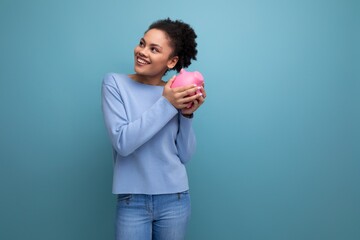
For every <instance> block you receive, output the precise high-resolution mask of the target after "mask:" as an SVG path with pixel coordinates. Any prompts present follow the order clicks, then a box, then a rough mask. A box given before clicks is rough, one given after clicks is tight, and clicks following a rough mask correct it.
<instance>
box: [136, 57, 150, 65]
mask: <svg viewBox="0 0 360 240" xmlns="http://www.w3.org/2000/svg"><path fill="white" fill-rule="evenodd" d="M137 62H138V63H140V64H148V62H147V61H145V60H144V59H141V58H137Z"/></svg>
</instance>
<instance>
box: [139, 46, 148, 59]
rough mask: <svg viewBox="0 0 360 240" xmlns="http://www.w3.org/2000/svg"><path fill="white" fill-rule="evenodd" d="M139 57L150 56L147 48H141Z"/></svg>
mask: <svg viewBox="0 0 360 240" xmlns="http://www.w3.org/2000/svg"><path fill="white" fill-rule="evenodd" d="M139 55H140V56H141V57H147V56H148V52H147V49H146V48H140V50H139Z"/></svg>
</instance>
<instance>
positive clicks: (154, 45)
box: [140, 38, 162, 49]
mask: <svg viewBox="0 0 360 240" xmlns="http://www.w3.org/2000/svg"><path fill="white" fill-rule="evenodd" d="M140 40H141V41H144V43H146V41H145V39H144V38H141V39H140ZM150 46H153V47H158V48H161V49H162V47H161V46H160V45H159V44H155V43H150Z"/></svg>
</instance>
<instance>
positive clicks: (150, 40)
mask: <svg viewBox="0 0 360 240" xmlns="http://www.w3.org/2000/svg"><path fill="white" fill-rule="evenodd" d="M144 39H145V41H146V43H147V44H156V45H160V46H161V47H170V38H169V37H168V35H167V34H166V33H165V32H164V31H162V30H159V29H155V28H153V29H150V30H149V31H147V32H146V33H145V35H144Z"/></svg>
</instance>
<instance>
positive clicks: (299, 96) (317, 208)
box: [0, 0, 360, 240]
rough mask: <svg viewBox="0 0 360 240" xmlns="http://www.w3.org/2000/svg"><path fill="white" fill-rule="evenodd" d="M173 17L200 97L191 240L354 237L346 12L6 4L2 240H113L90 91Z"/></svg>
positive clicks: (357, 113)
mask: <svg viewBox="0 0 360 240" xmlns="http://www.w3.org/2000/svg"><path fill="white" fill-rule="evenodd" d="M168 16H169V17H171V18H180V19H183V20H184V21H186V22H189V23H190V24H191V25H192V26H193V27H194V28H195V30H196V31H197V33H198V44H199V47H198V50H199V54H198V61H197V62H195V63H194V64H193V65H192V66H191V67H190V70H200V71H201V72H202V73H203V74H204V76H205V78H206V88H207V93H208V98H207V100H206V104H205V105H204V106H203V108H202V109H200V110H199V112H198V114H196V120H195V128H196V133H197V138H198V150H197V153H196V155H195V157H194V158H193V160H192V162H191V163H190V164H189V165H188V172H189V177H190V186H191V193H192V207H193V215H192V220H191V225H190V229H189V232H188V239H193V240H195V239H196V240H198V239H206V240H212V239H214V240H217V239H246V240H280V239H281V240H305V239H306V240H312V239H314V240H319V239H324V240H325V239H326V240H333V239H334V240H335V239H336V240H358V239H360V187H359V184H360V150H359V149H360V127H359V122H360V107H359V104H360V99H359V98H360V97H359V95H360V91H359V90H360V84H359V80H360V74H359V69H360V52H359V42H360V37H359V30H360V28H359V23H360V4H359V1H355V0H354V1H350V0H349V1H343V0H330V1H325V0H315V1H314V0H312V1H310V0H301V1H300V0H298V1H285V0H282V1H281V0H274V1H265V0H263V1H261V0H253V1H250V0H247V1H235V0H234V1H225V0H223V1H216V2H212V1H205V0H198V1H190V0H184V1H175V2H171V1H170V2H169V1H159V0H154V1H127V2H125V1H116V0H102V1H94V0H92V1H90V0H88V1H85V0H62V1H49V0H48V1H46V0H33V1H21V0H1V1H0V29H1V32H0V34H1V37H0V80H1V81H0V110H1V112H0V114H1V117H0V148H1V149H0V159H1V161H0V194H1V195H0V239H3V240H13V239H14V240H15V239H16V240H17V239H31V240H32V239H34V240H38V239H52V240H56V239H59V240H60V239H62V240H63V239H71V240H72V239H74V240H78V239H87V240H91V239H94V240H99V239H112V238H113V219H114V210H115V198H114V196H113V195H112V194H111V181H112V157H111V148H110V143H109V141H108V139H107V136H106V133H105V129H104V126H103V122H102V115H101V108H100V84H101V80H102V77H103V76H104V74H105V73H107V72H124V73H131V72H132V71H133V62H132V61H133V60H132V52H133V47H134V46H135V45H136V44H137V43H138V40H139V38H140V37H141V36H142V34H143V32H144V31H145V29H146V28H147V26H148V25H149V24H150V23H151V22H152V21H154V20H156V19H159V18H164V17H168ZM168 77H170V75H168V76H167V78H168Z"/></svg>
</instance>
